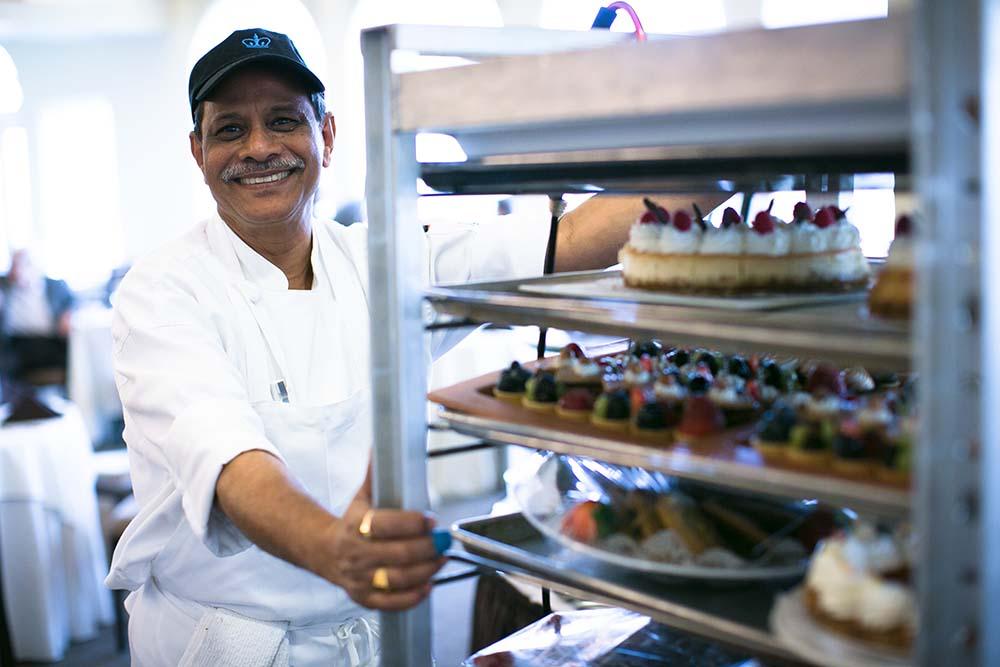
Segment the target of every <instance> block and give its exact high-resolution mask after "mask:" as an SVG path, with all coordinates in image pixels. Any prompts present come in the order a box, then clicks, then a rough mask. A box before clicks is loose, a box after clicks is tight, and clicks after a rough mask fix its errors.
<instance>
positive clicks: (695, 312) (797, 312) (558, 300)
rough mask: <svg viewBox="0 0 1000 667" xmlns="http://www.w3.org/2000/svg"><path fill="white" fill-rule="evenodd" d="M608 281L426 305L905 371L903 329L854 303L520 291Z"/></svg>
mask: <svg viewBox="0 0 1000 667" xmlns="http://www.w3.org/2000/svg"><path fill="white" fill-rule="evenodd" d="M614 275H616V274H615V273H613V272H581V273H572V274H557V275H554V276H547V277H544V278H537V279H532V280H516V281H503V282H490V283H469V284H466V285H461V286H453V287H434V288H431V289H430V290H428V292H427V294H426V297H427V299H428V300H429V301H430V302H431V303H432V304H433V306H434V308H435V310H436V311H437V312H438V313H440V314H444V315H450V316H454V317H456V318H460V319H469V320H473V321H476V322H495V323H503V324H514V325H540V326H551V327H558V328H561V329H569V330H581V331H589V332H592V333H605V334H611V335H623V336H630V337H632V338H640V339H641V338H660V339H663V340H664V342H666V343H668V344H671V345H686V346H698V347H709V348H715V349H719V350H721V351H723V352H727V353H742V354H747V353H755V352H756V353H767V354H774V355H778V356H789V357H804V358H813V357H815V358H821V359H826V360H828V361H831V362H833V363H836V364H839V365H842V366H852V365H862V366H866V367H868V368H871V369H875V370H887V371H893V372H897V371H903V370H906V369H908V368H909V367H910V354H911V346H910V331H909V325H908V324H907V323H899V322H894V321H886V320H880V319H876V318H872V317H869V316H868V315H867V314H866V313H865V312H864V304H863V303H862V302H848V303H835V304H826V305H817V306H806V307H796V308H791V309H784V310H773V311H739V310H724V309H719V308H695V307H682V306H667V305H657V304H648V303H632V302H628V301H622V300H614V299H609V298H568V297H559V296H551V295H543V294H538V293H533V292H526V291H524V290H523V289H522V286H524V285H553V284H565V283H568V282H572V281H591V280H593V279H594V278H595V277H599V276H609V277H611V276H614Z"/></svg>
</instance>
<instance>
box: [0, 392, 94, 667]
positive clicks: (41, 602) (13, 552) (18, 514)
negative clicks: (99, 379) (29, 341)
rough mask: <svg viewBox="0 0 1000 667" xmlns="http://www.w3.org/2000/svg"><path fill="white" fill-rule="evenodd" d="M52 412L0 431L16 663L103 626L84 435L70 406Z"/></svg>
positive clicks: (2, 526) (1, 554) (1, 552)
mask: <svg viewBox="0 0 1000 667" xmlns="http://www.w3.org/2000/svg"><path fill="white" fill-rule="evenodd" d="M57 407H58V409H59V410H60V411H62V412H63V413H64V414H63V416H62V417H60V418H57V419H49V420H43V421H31V422H21V423H17V424H11V425H8V426H3V427H2V428H0V577H2V583H3V597H4V600H3V603H4V610H5V611H6V614H7V623H8V626H9V629H10V634H11V640H12V643H13V646H14V657H15V658H17V659H18V660H42V661H55V660H60V659H62V657H63V654H64V653H65V651H66V647H67V645H68V644H69V642H70V640H71V639H72V640H85V639H92V638H93V637H95V636H96V635H97V632H98V626H99V624H107V623H110V622H111V621H112V606H111V596H110V592H109V591H108V590H107V589H105V588H104V584H103V580H104V576H105V574H106V573H107V569H108V563H107V555H106V553H105V548H104V538H103V535H102V533H101V527H100V518H99V516H98V511H97V497H96V495H95V492H94V481H95V480H94V468H93V462H92V452H91V444H90V438H89V436H88V434H87V429H86V427H85V426H84V423H83V420H82V419H81V416H80V412H79V411H78V410H77V409H76V407H75V406H73V405H71V404H60V405H59V406H57ZM7 412H8V408H7V407H6V406H4V407H3V408H0V418H3V417H5V416H6V414H7Z"/></svg>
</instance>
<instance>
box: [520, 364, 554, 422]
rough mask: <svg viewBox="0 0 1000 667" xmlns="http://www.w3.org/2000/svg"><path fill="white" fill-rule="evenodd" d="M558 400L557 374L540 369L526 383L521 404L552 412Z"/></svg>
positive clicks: (529, 407)
mask: <svg viewBox="0 0 1000 667" xmlns="http://www.w3.org/2000/svg"><path fill="white" fill-rule="evenodd" d="M557 400H558V396H557V392H556V376H555V375H554V374H552V373H551V372H549V371H546V370H543V369H541V368H540V369H538V370H537V371H535V374H534V375H532V376H531V377H530V378H528V381H527V382H525V384H524V397H523V398H522V399H521V405H523V406H524V407H526V408H528V409H529V410H534V411H535V412H552V411H553V410H554V409H555V407H556V401H557Z"/></svg>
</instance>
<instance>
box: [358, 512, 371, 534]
mask: <svg viewBox="0 0 1000 667" xmlns="http://www.w3.org/2000/svg"><path fill="white" fill-rule="evenodd" d="M374 518H375V508H374V507H373V508H371V509H369V510H368V511H367V512H365V515H364V516H363V517H361V525H360V526H358V532H359V533H361V537H363V538H365V539H366V540H367V539H369V538H370V537H371V536H372V519H374Z"/></svg>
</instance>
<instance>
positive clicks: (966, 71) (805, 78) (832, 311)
mask: <svg viewBox="0 0 1000 667" xmlns="http://www.w3.org/2000/svg"><path fill="white" fill-rule="evenodd" d="M998 4H1000V3H989V2H983V3H978V2H967V1H959V2H954V3H941V2H931V1H929V0H927V1H924V2H917V3H915V6H914V7H913V8H912V11H906V12H903V13H900V14H898V15H893V16H890V17H889V18H888V19H886V20H879V21H859V22H850V23H842V24H832V25H822V26H811V27H803V28H793V29H786V30H782V31H781V32H780V34H776V33H775V31H765V30H750V31H742V32H733V33H724V34H717V35H705V36H698V37H684V38H664V39H656V38H652V37H651V39H650V41H648V42H646V43H644V44H637V43H633V42H632V41H631V40H630V39H629V38H628V36H625V35H621V34H612V33H606V32H605V33H580V32H558V31H542V30H534V29H515V28H512V29H483V28H440V27H429V26H388V27H382V28H376V29H372V30H368V31H365V32H364V33H363V36H362V50H363V55H364V67H365V96H366V100H365V101H366V123H367V152H368V195H367V204H368V213H369V218H370V221H371V228H370V232H369V234H370V237H369V256H370V272H371V274H370V278H371V289H370V298H371V311H372V317H373V320H374V321H375V322H376V323H378V326H376V327H373V335H372V358H373V368H372V373H373V380H374V392H375V393H374V400H375V401H376V402H377V403H376V404H377V405H378V406H379V417H378V419H377V420H376V421H375V442H376V446H375V454H374V485H373V486H374V494H375V502H376V504H377V505H379V506H387V507H398V506H405V507H408V508H426V507H427V503H428V497H427V483H426V463H427V451H426V429H427V424H426V409H425V396H426V370H425V368H424V360H425V356H424V352H423V340H424V332H425V328H426V326H427V324H428V318H427V304H428V303H429V304H430V305H431V306H432V307H433V310H434V311H435V312H436V314H437V317H438V318H439V319H438V323H437V324H436V325H435V326H441V321H442V318H443V319H444V321H445V322H447V321H449V320H450V321H455V322H467V321H470V320H471V321H474V322H498V323H504V324H531V325H541V326H554V327H562V328H569V329H576V330H587V331H592V332H603V333H614V334H620V335H623V336H631V337H637V338H642V337H652V336H655V337H658V338H662V339H663V340H664V341H666V342H669V343H671V344H680V345H704V346H710V347H714V348H717V349H720V350H722V351H725V352H737V351H738V352H744V353H751V352H756V351H768V352H774V353H781V354H789V355H796V356H810V357H818V358H825V359H829V360H831V361H834V362H838V363H850V364H863V365H867V366H871V367H877V368H884V369H888V370H913V371H915V372H917V373H918V374H919V375H920V377H921V392H920V399H919V400H920V415H921V431H920V434H919V438H918V445H917V454H916V462H915V468H914V481H913V486H912V492H911V493H909V494H907V493H904V492H896V493H893V492H887V491H885V490H883V489H878V488H875V487H873V486H871V485H866V484H864V483H851V482H844V481H841V480H834V479H825V478H823V477H822V476H821V475H818V474H806V473H797V472H793V471H775V470H773V469H772V470H766V471H765V470H760V469H757V468H750V467H743V466H740V465H737V464H725V463H720V462H718V461H713V460H707V459H699V458H698V457H696V456H690V455H685V454H682V453H676V454H675V453H670V452H669V450H667V451H663V450H660V451H657V450H653V449H644V448H639V447H636V446H634V445H630V444H628V443H625V442H622V443H619V444H617V445H615V446H610V445H608V443H607V441H606V440H603V439H602V440H593V439H591V440H588V439H586V438H570V437H565V436H560V434H558V433H556V432H550V431H545V430H539V429H526V428H524V427H516V426H514V425H510V424H504V423H501V422H492V421H490V420H484V419H480V418H476V417H472V416H468V415H463V414H461V413H457V412H449V411H445V412H444V413H443V419H444V420H445V422H447V423H448V425H449V426H450V427H451V428H452V429H454V430H456V431H459V432H462V433H466V434H470V435H474V436H477V437H479V438H481V439H483V440H485V441H488V442H493V443H498V444H513V445H521V446H526V447H532V448H537V449H543V450H551V451H555V452H562V453H568V454H578V455H582V456H588V457H591V458H595V459H600V460H604V461H608V462H611V463H619V464H625V465H635V466H642V467H646V468H649V469H655V470H661V471H664V472H667V473H670V474H673V475H678V476H681V477H687V478H691V479H696V480H707V481H711V482H712V483H713V484H716V485H721V486H727V487H731V488H733V489H736V490H743V491H753V492H757V493H761V492H763V493H767V494H771V495H776V496H790V497H794V496H799V497H802V496H805V495H808V496H811V497H816V498H819V499H822V500H828V501H831V502H833V503H838V504H841V505H847V506H849V507H852V508H855V509H858V510H863V511H867V512H871V513H873V514H876V515H879V516H886V517H898V516H905V515H909V516H910V517H911V519H912V521H913V523H914V526H915V529H916V530H917V531H918V534H919V535H920V536H921V537H922V539H921V540H920V542H919V553H918V563H919V566H918V579H917V589H918V601H919V607H920V609H919V623H920V632H919V633H918V642H917V647H916V652H915V656H916V661H917V664H920V665H945V664H949V665H952V664H954V665H958V664H962V665H974V664H980V665H988V664H1000V637H998V636H997V634H998V633H996V632H991V631H990V629H991V628H992V629H993V630H996V629H997V628H1000V602H998V600H1000V560H998V559H997V558H992V559H990V558H986V557H984V556H985V554H988V553H991V550H990V548H991V547H992V553H997V547H1000V537H998V531H996V530H994V531H992V534H991V532H990V531H987V530H983V529H982V527H985V526H993V527H996V526H1000V489H998V488H997V485H996V483H995V482H996V481H998V480H1000V453H998V452H997V450H996V445H997V444H998V434H1000V428H998V422H1000V417H998V416H997V415H996V412H997V410H996V407H997V406H998V405H1000V402H998V400H997V399H998V398H1000V393H998V384H1000V383H998V378H1000V375H998V373H997V372H992V373H991V372H989V371H990V370H993V371H996V370H998V369H1000V366H998V360H997V357H996V352H994V351H993V349H992V348H990V347H988V346H987V347H983V345H982V341H992V340H996V339H997V338H998V336H997V334H998V333H1000V320H998V315H997V313H998V312H1000V310H998V307H1000V303H998V298H997V296H996V295H997V293H998V292H1000V290H997V288H996V286H995V285H996V284H997V281H996V280H993V281H991V280H989V278H990V277H991V276H990V272H989V271H983V270H981V269H980V267H981V266H982V267H993V266H997V265H998V264H997V260H1000V234H998V233H997V232H995V231H993V232H991V231H990V229H991V228H992V229H993V230H996V229H997V228H998V227H997V224H1000V220H993V222H992V225H988V224H987V217H988V216H990V215H991V213H990V208H989V207H986V206H981V200H982V199H983V198H985V197H988V196H989V195H990V194H992V193H993V192H994V191H995V190H996V189H997V188H998V185H997V184H998V183H1000V178H998V177H1000V170H998V166H1000V164H998V162H997V161H998V160H1000V141H998V136H997V131H996V129H995V125H996V123H997V119H998V118H1000V115H998V114H997V112H996V110H997V109H998V108H1000V107H998V104H997V102H998V98H997V94H998V92H1000V87H998V83H997V81H998V80H1000V67H998V66H997V65H1000V50H998V48H997V47H996V46H995V45H994V43H993V42H994V41H995V40H996V39H997V37H996V35H998V34H1000V10H998V9H997V5H998ZM776 39H780V43H781V45H782V49H781V52H780V53H776V52H775V51H774V49H773V45H774V44H775V40H776ZM396 51H411V52H412V51H415V52H421V53H424V54H429V55H450V56H456V55H458V56H466V57H469V58H471V59H474V60H476V61H478V62H477V63H476V64H472V65H469V66H463V67H451V68H445V69H439V70H433V71H427V72H411V73H395V72H393V69H392V60H393V58H392V56H393V53H394V52H396ZM494 56H503V57H494ZM991 65H992V66H991ZM859 73H863V76H860V75H859ZM418 132H442V133H446V134H450V135H452V136H454V137H455V138H456V139H457V140H458V141H459V143H460V144H461V145H462V147H463V149H464V150H465V152H466V153H467V154H468V156H469V159H468V160H467V161H466V162H462V163H449V164H420V163H418V162H417V159H416V155H415V137H416V134H417V133H418ZM991 147H992V149H993V150H992V151H991V150H990V148H991ZM981 148H982V152H981ZM981 156H982V159H981ZM888 172H891V173H893V174H895V184H896V188H897V189H910V190H912V191H913V192H914V193H915V194H916V195H917V201H918V210H919V212H920V214H921V220H922V227H921V230H920V231H921V236H920V237H919V239H918V247H917V262H918V272H917V273H918V285H917V305H916V311H915V314H914V317H913V320H912V323H909V324H903V325H900V324H892V323H886V322H881V321H878V320H871V319H866V318H863V317H862V316H860V315H859V314H858V308H857V307H856V305H855V306H849V307H845V306H843V305H830V306H812V307H809V308H804V309H798V310H789V311H781V312H777V313H772V314H765V315H760V314H756V315H753V316H750V317H748V316H745V315H741V314H739V313H735V314H734V313H733V312H731V311H730V312H725V313H721V312H716V311H712V310H707V309H691V308H681V307H675V306H654V305H646V304H635V303H628V302H622V301H610V300H599V299H575V298H563V297H555V296H545V295H538V294H534V293H528V292H524V291H521V290H519V289H518V287H519V284H520V283H517V282H496V283H489V284H474V285H466V286H457V287H432V288H430V289H429V290H423V289H422V288H421V287H420V286H419V285H418V284H417V283H416V282H415V281H414V280H413V276H416V275H419V274H420V270H421V267H420V262H421V261H422V260H423V258H422V257H421V252H420V250H419V248H420V247H421V245H420V243H419V238H418V235H419V234H420V233H421V228H420V226H419V223H418V221H417V219H416V214H415V212H416V200H417V197H418V194H417V185H416V184H417V180H418V179H422V180H423V181H424V182H425V183H426V184H427V185H429V186H430V187H431V188H433V189H434V190H435V191H437V192H439V193H444V194H489V193H496V194H499V193H503V194H526V193H541V194H551V193H570V192H594V191H608V192H625V193H627V192H692V191H699V190H700V191H714V192H739V191H773V190H781V189H786V190H787V189H811V190H815V189H826V190H828V191H837V190H840V189H850V188H851V187H853V175H854V174H862V173H888ZM993 217H998V216H995V215H994V216H993ZM537 280H541V281H545V280H548V279H547V278H540V279H537ZM991 282H992V283H993V284H992V285H991ZM991 480H992V481H993V482H994V484H993V485H991V484H989V481H991ZM516 518H517V517H514V518H510V517H508V518H507V519H506V521H507V524H506V525H504V524H503V521H500V520H483V521H479V522H465V523H463V533H464V535H465V537H466V539H465V541H466V546H470V545H471V547H473V548H474V549H473V550H474V551H476V552H478V553H480V554H482V553H486V554H488V556H489V560H482V562H484V563H488V564H489V565H491V566H492V567H495V568H497V569H500V570H503V571H506V572H509V573H512V574H514V575H516V576H519V577H521V578H522V579H524V580H527V581H531V582H534V583H537V584H539V585H541V586H544V587H547V588H550V589H552V590H556V591H560V592H563V593H566V594H568V595H571V596H576V597H579V598H584V599H592V600H595V601H600V602H606V603H610V604H613V605H617V606H621V607H626V608H630V609H634V610H637V611H640V612H642V613H645V614H647V615H650V616H651V617H653V618H654V619H655V620H658V621H660V622H663V623H665V624H667V625H670V626H672V627H675V628H677V629H679V630H682V631H685V632H691V633H693V634H696V635H700V636H703V637H707V638H709V639H714V640H718V641H720V642H722V643H725V644H728V645H730V646H735V647H740V648H743V649H745V650H746V651H747V652H749V653H752V654H755V655H758V656H760V657H762V658H764V659H766V660H776V661H778V662H791V663H798V662H801V658H798V657H796V656H795V655H794V654H792V653H791V652H790V651H789V650H788V649H786V648H785V647H784V646H783V645H782V644H781V643H780V642H779V641H778V639H777V638H776V637H775V636H774V635H773V634H772V633H771V632H770V630H769V628H768V623H767V616H768V611H769V609H770V606H771V604H772V601H773V597H774V591H772V590H769V589H754V588H750V589H737V590H733V591H726V590H722V591H720V590H719V589H713V590H711V591H710V592H706V593H705V594H699V593H697V591H692V590H691V588H690V587H688V588H685V589H674V588H671V587H669V586H664V585H656V584H650V583H649V582H648V581H646V580H644V579H641V578H639V577H634V576H632V575H630V574H628V573H622V572H620V571H614V572H610V571H608V570H607V569H606V568H602V567H601V566H600V564H599V563H596V562H592V561H588V559H586V558H585V557H582V556H581V557H579V559H578V560H577V561H575V562H573V563H572V566H571V567H569V568H564V569H561V570H558V571H553V570H552V569H551V568H545V567H543V566H541V565H540V564H541V563H545V562H546V561H545V560H544V557H545V555H546V545H545V543H544V541H542V540H538V539H532V538H530V537H524V540H523V541H521V542H518V543H517V544H516V545H515V544H511V543H509V542H510V539H511V535H516V533H517V531H518V530H519V527H518V526H519V525H521V526H522V527H523V524H517V522H516ZM511 522H513V523H511ZM504 540H507V542H505V541H504ZM477 541H478V544H476V542H477ZM430 637H431V633H430V607H429V604H428V603H426V602H425V603H424V604H422V605H421V606H419V607H417V608H416V609H413V610H411V611H409V612H404V613H384V614H383V615H382V645H383V648H382V655H383V657H382V664H384V665H391V666H400V665H407V666H411V665H412V666H416V665H430V664H431V645H430V642H431V639H430Z"/></svg>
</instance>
